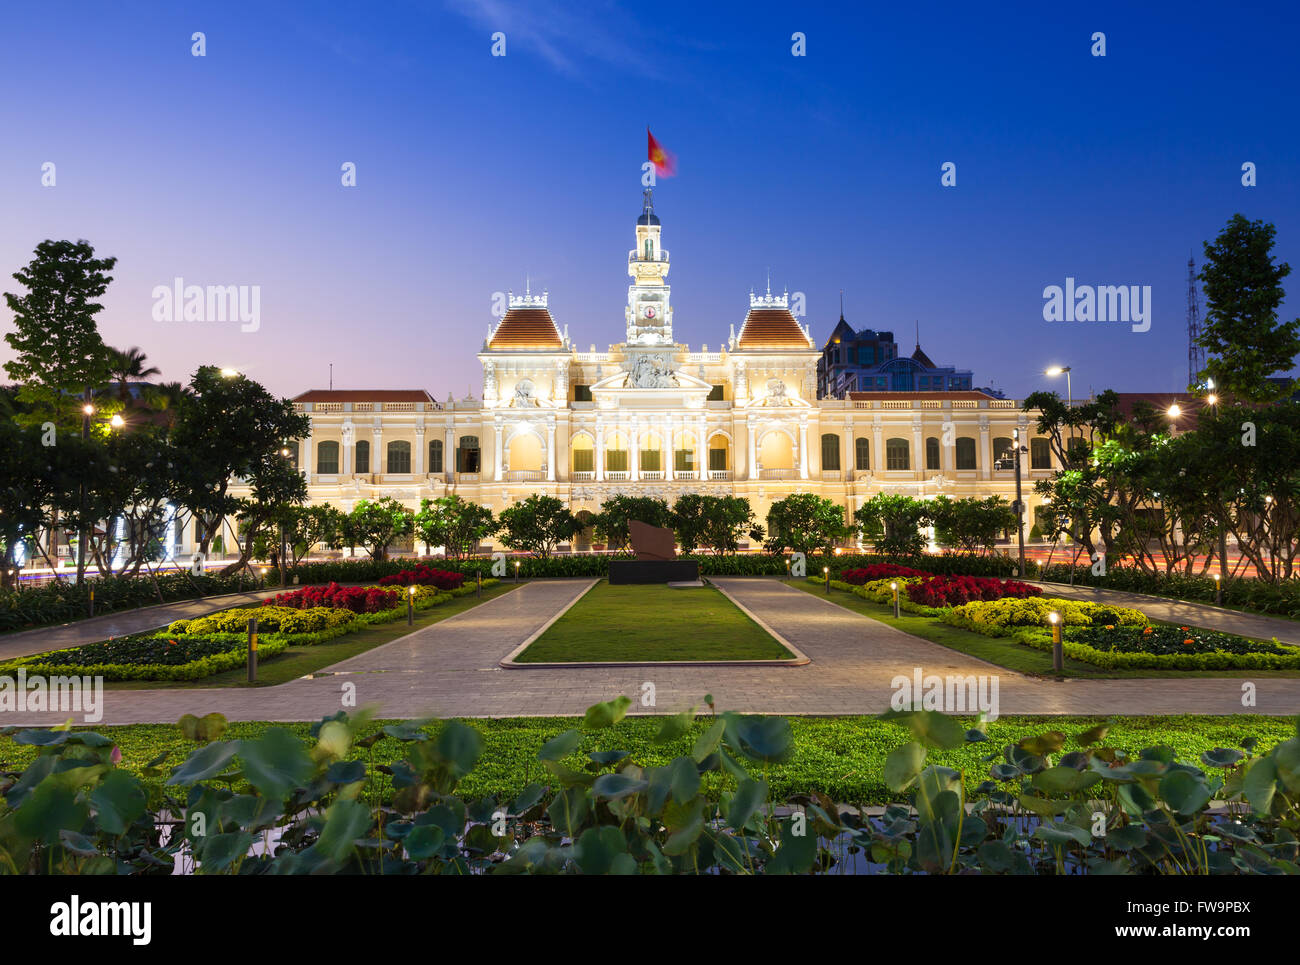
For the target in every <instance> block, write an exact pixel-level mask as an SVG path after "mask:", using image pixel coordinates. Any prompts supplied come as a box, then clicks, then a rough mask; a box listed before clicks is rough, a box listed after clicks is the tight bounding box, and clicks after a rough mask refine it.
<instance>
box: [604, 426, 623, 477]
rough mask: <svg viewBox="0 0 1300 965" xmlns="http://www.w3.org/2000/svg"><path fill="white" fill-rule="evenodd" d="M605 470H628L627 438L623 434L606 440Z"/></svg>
mask: <svg viewBox="0 0 1300 965" xmlns="http://www.w3.org/2000/svg"><path fill="white" fill-rule="evenodd" d="M605 471H606V472H627V440H626V439H624V438H623V437H622V436H621V435H614V436H611V437H610V438H608V439H606V440H605Z"/></svg>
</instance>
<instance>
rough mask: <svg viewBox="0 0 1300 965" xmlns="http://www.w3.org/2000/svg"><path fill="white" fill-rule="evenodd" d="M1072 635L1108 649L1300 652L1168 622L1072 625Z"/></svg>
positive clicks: (1091, 645)
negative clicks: (1164, 623)
mask: <svg viewBox="0 0 1300 965" xmlns="http://www.w3.org/2000/svg"><path fill="white" fill-rule="evenodd" d="M1067 636H1068V637H1069V639H1071V640H1074V641H1076V642H1078V643H1082V644H1086V645H1087V646H1090V647H1092V648H1093V649H1094V650H1102V651H1106V652H1109V653H1158V654H1187V653H1272V654H1277V655H1279V656H1295V655H1300V648H1297V647H1289V646H1286V645H1284V644H1280V643H1278V642H1277V641H1276V640H1274V641H1272V642H1271V643H1268V642H1264V641H1256V640H1250V639H1248V638H1246V637H1239V636H1237V635H1236V634H1235V633H1220V632H1219V631H1217V630H1196V629H1192V628H1190V627H1175V626H1168V625H1160V626H1149V627H1135V626H1127V627H1126V626H1117V625H1115V624H1113V623H1112V624H1106V625H1096V624H1094V625H1093V626H1090V627H1071V628H1070V629H1069V631H1068V633H1067Z"/></svg>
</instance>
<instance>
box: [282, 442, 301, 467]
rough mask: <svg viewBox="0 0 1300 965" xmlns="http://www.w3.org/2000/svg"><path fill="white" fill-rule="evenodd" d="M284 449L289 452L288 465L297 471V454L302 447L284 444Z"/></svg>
mask: <svg viewBox="0 0 1300 965" xmlns="http://www.w3.org/2000/svg"><path fill="white" fill-rule="evenodd" d="M284 447H285V448H286V449H288V450H289V465H291V466H293V468H294V469H297V468H298V458H299V453H300V452H301V451H302V447H301V446H300V445H299V444H298V443H297V442H286V443H285V444H284Z"/></svg>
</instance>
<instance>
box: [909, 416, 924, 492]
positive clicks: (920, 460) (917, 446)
mask: <svg viewBox="0 0 1300 965" xmlns="http://www.w3.org/2000/svg"><path fill="white" fill-rule="evenodd" d="M912 471H913V474H914V476H915V478H917V479H924V478H925V427H924V426H922V425H919V424H917V423H913V424H912Z"/></svg>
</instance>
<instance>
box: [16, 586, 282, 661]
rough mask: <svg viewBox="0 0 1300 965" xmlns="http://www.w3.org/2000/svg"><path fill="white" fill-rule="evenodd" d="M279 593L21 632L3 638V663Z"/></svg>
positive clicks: (211, 599)
mask: <svg viewBox="0 0 1300 965" xmlns="http://www.w3.org/2000/svg"><path fill="white" fill-rule="evenodd" d="M279 592H280V590H279V589H278V588H277V589H273V590H255V591H250V592H248V593H223V594H222V595H220V596H205V597H202V598H201V599H197V600H182V601H179V602H176V603H161V604H156V605H154V606H146V607H140V608H139V609H135V610H123V611H121V612H120V613H108V614H105V615H104V616H99V617H91V618H90V619H89V620H75V621H73V622H72V623H63V624H59V625H58V626H52V627H36V628H34V629H31V630H21V631H19V632H18V633H10V634H6V635H5V636H0V660H12V659H13V658H14V657H26V656H27V655H29V654H33V653H44V652H45V651H46V650H64V649H67V648H68V647H79V646H81V645H82V644H86V643H98V642H99V641H100V640H107V639H108V638H109V637H123V636H126V635H127V634H128V633H140V632H141V631H143V630H155V629H157V628H158V627H165V626H167V624H169V623H172V622H173V621H175V620H190V619H193V618H194V617H200V616H203V615H204V614H205V613H212V612H215V611H216V610H224V609H225V608H226V607H231V606H239V605H240V604H245V603H246V604H255V603H258V602H260V601H262V600H264V599H266V598H267V597H268V596H275V594H277V593H279Z"/></svg>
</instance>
